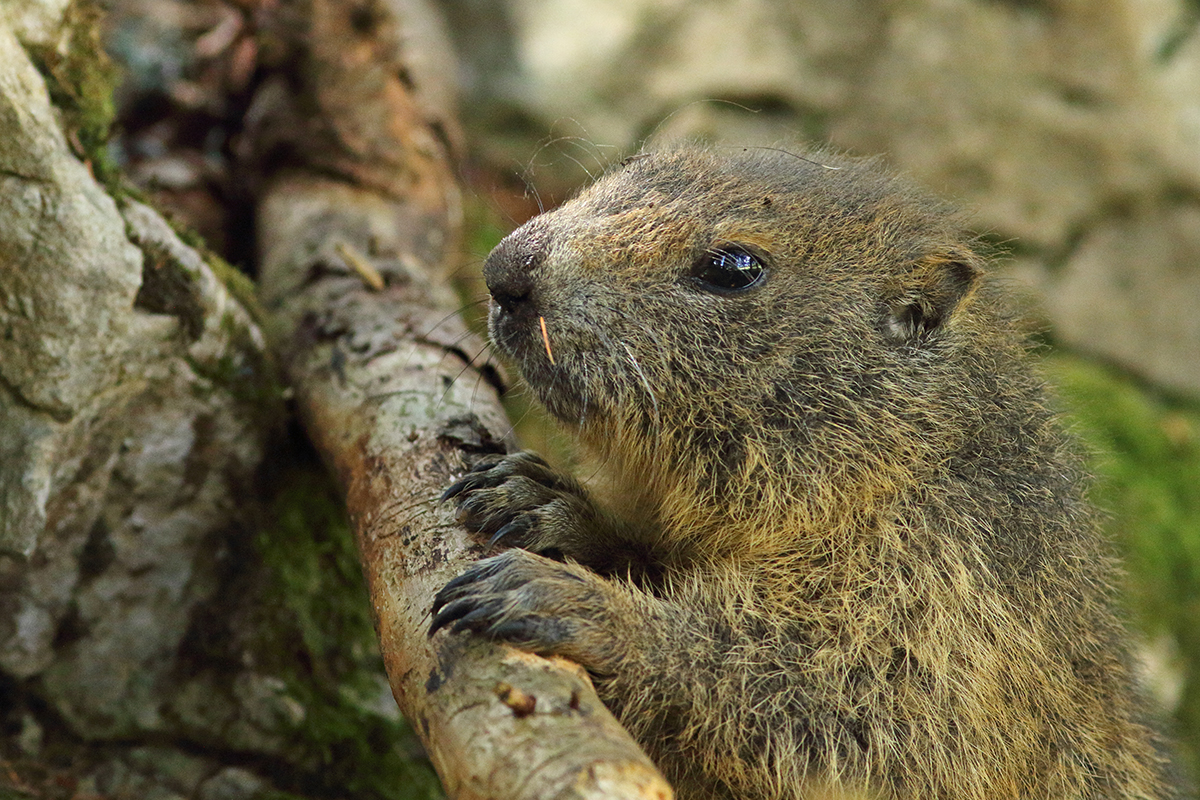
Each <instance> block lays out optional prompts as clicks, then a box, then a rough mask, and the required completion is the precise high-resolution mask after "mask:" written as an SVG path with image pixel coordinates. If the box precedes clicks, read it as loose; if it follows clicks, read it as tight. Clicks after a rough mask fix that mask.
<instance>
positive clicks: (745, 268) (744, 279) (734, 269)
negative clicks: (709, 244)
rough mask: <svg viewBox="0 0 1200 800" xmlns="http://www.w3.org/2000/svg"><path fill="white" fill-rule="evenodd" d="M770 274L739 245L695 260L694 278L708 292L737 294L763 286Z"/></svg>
mask: <svg viewBox="0 0 1200 800" xmlns="http://www.w3.org/2000/svg"><path fill="white" fill-rule="evenodd" d="M766 274H767V268H766V267H765V266H763V263H762V261H761V260H759V258H758V256H756V255H754V254H753V253H751V252H750V251H748V250H746V249H745V248H744V247H739V246H738V245H736V244H725V245H721V246H720V247H714V248H713V249H712V250H707V251H705V253H704V254H703V255H702V256H700V258H698V259H696V263H695V264H694V265H692V277H693V278H695V279H696V281H697V282H698V283H699V284H700V285H701V286H702V287H703V288H705V289H709V290H714V289H715V290H717V291H726V292H729V291H734V292H736V291H738V290H740V289H749V288H750V287H751V286H756V285H757V284H759V283H761V282H762V279H763V276H765V275H766Z"/></svg>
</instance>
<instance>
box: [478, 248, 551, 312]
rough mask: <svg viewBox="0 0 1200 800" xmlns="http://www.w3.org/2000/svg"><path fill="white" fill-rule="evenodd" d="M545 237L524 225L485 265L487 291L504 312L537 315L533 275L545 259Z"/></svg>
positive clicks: (484, 275) (496, 250)
mask: <svg viewBox="0 0 1200 800" xmlns="http://www.w3.org/2000/svg"><path fill="white" fill-rule="evenodd" d="M545 238H546V237H545V236H544V235H543V234H540V233H539V232H538V231H536V230H533V229H531V228H530V226H529V225H525V226H523V227H521V228H519V229H517V230H516V231H514V232H513V233H511V234H510V235H508V236H507V237H505V238H504V240H503V241H501V242H500V244H499V245H497V246H496V249H495V250H493V251H492V253H491V255H489V256H488V257H487V261H486V262H484V265H483V278H484V280H485V281H486V282H487V287H488V291H489V292H490V293H491V295H492V300H494V301H495V302H496V305H498V306H499V307H500V308H501V309H502V310H503V311H504V312H505V313H508V314H512V315H514V316H518V317H522V316H523V317H531V316H532V317H536V316H537V315H538V313H539V312H538V310H537V305H538V302H537V301H538V298H537V292H536V282H535V273H536V272H537V270H538V269H540V267H541V265H542V262H543V261H544V260H545V257H546V247H545Z"/></svg>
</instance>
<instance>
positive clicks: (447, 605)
mask: <svg viewBox="0 0 1200 800" xmlns="http://www.w3.org/2000/svg"><path fill="white" fill-rule="evenodd" d="M613 593H614V590H613V588H612V587H611V585H609V584H608V583H607V582H605V581H604V580H603V579H602V578H600V577H599V576H597V575H595V574H594V573H592V572H590V571H589V570H587V569H585V568H584V567H581V566H579V565H577V564H563V563H560V562H557V561H552V560H550V559H547V558H543V557H542V556H538V555H535V554H533V553H527V552H524V551H522V550H509V551H507V552H505V553H502V554H500V555H498V556H493V557H492V558H486V559H484V560H482V561H479V562H477V563H475V564H473V565H472V566H471V567H469V568H468V569H467V570H466V571H465V572H464V573H463V574H462V575H459V576H458V577H457V578H455V579H454V580H452V581H450V582H449V583H447V584H446V585H445V587H443V588H442V590H441V591H440V592H438V594H437V597H435V598H434V601H433V622H432V623H431V624H430V626H429V635H430V636H432V635H433V634H434V633H436V632H437V631H438V630H439V629H440V628H444V627H446V626H448V625H452V627H451V628H450V630H451V632H452V633H459V632H461V631H464V630H470V631H475V632H476V633H479V634H482V635H484V636H488V637H491V638H493V639H499V640H502V641H506V642H509V643H511V644H513V645H515V646H517V647H520V648H521V649H523V650H529V651H530V652H534V653H540V654H542V655H561V656H565V657H567V658H570V659H571V660H573V661H575V662H577V663H579V664H582V665H583V666H585V667H587V668H588V669H590V670H592V671H593V672H595V673H597V674H601V675H604V674H611V673H612V671H613V669H614V668H615V667H616V665H617V662H618V658H619V655H620V652H621V648H620V647H619V645H618V642H617V637H616V636H615V633H614V628H613V625H612V620H613V615H612V613H611V603H612V601H613V600H614V597H613Z"/></svg>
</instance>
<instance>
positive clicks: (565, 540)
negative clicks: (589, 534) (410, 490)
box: [442, 451, 594, 558]
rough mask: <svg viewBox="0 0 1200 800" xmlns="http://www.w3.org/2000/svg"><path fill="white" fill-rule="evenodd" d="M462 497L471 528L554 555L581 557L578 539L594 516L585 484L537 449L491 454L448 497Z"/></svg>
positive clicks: (493, 538)
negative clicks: (575, 544)
mask: <svg viewBox="0 0 1200 800" xmlns="http://www.w3.org/2000/svg"><path fill="white" fill-rule="evenodd" d="M442 499H443V500H450V499H456V501H457V503H458V515H459V521H460V522H462V524H463V525H464V526H465V527H466V528H467V530H470V531H473V532H475V533H482V534H485V535H488V536H490V537H491V540H490V541H489V542H488V544H490V545H494V544H497V543H503V544H507V545H514V546H516V547H522V548H524V549H526V550H532V551H533V552H535V553H543V554H545V555H548V556H552V557H561V556H569V557H572V558H578V557H579V555H580V554H578V553H576V552H574V551H575V549H576V548H574V547H572V543H573V542H575V541H578V540H579V536H578V533H579V531H580V528H581V523H582V522H583V520H584V519H590V518H591V517H592V516H594V513H593V511H592V507H591V501H590V500H588V498H587V496H586V494H585V493H584V490H583V488H582V487H581V486H580V485H579V484H578V483H576V482H575V481H573V480H572V479H570V478H567V477H565V476H563V475H560V474H559V473H557V472H555V471H554V470H553V469H552V468H551V467H550V465H549V464H547V463H546V462H545V461H543V460H542V459H541V458H539V457H538V456H536V455H534V454H533V453H530V452H527V451H522V452H520V453H513V454H512V455H507V456H495V457H490V458H486V459H484V460H483V461H481V462H480V463H479V464H477V465H476V466H475V467H474V468H473V469H472V470H471V471H470V472H468V473H467V474H466V475H465V476H464V477H463V478H462V479H461V480H459V481H458V482H457V483H455V484H454V485H453V486H451V487H450V488H449V489H447V490H446V492H445V493H444V494H443V495H442Z"/></svg>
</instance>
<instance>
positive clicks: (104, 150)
mask: <svg viewBox="0 0 1200 800" xmlns="http://www.w3.org/2000/svg"><path fill="white" fill-rule="evenodd" d="M103 15H104V11H103V8H102V7H101V5H100V3H99V2H97V0H72V2H71V4H70V5H69V6H67V9H66V11H65V13H64V14H63V20H62V27H61V31H60V36H59V39H60V45H59V46H58V47H52V46H41V47H33V48H31V49H30V56H31V57H32V58H33V61H34V63H35V64H36V65H37V67H38V69H39V70H40V71H41V73H42V75H43V76H44V77H45V79H46V88H47V90H48V91H49V92H50V100H51V102H53V103H54V105H55V107H57V108H58V109H59V111H60V112H61V113H62V122H63V128H64V133H65V134H66V137H67V141H68V142H70V144H71V147H72V148H73V149H74V150H75V152H76V155H78V156H79V157H80V158H81V159H83V160H84V161H85V162H87V163H88V164H89V165H90V167H91V170H92V174H93V175H94V176H95V177H96V180H98V181H100V183H101V184H103V185H104V186H106V187H107V188H108V189H109V193H110V194H112V195H114V196H115V195H116V194H118V193H119V189H118V188H117V184H118V183H119V180H120V171H119V170H118V169H117V167H116V164H115V163H113V160H112V158H111V157H110V156H109V154H108V138H109V133H110V131H111V129H112V124H113V120H114V119H116V107H115V105H114V103H113V90H114V89H115V88H116V86H117V83H118V81H119V80H120V70H119V69H118V68H117V66H116V65H115V64H114V63H113V62H112V60H111V59H109V57H108V55H107V54H106V53H105V51H104V47H103V44H102V43H101V39H100V21H101V19H102V17H103Z"/></svg>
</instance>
